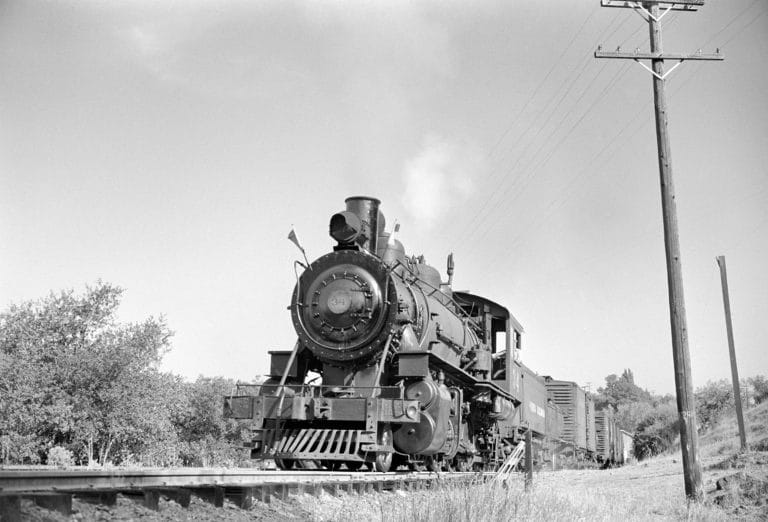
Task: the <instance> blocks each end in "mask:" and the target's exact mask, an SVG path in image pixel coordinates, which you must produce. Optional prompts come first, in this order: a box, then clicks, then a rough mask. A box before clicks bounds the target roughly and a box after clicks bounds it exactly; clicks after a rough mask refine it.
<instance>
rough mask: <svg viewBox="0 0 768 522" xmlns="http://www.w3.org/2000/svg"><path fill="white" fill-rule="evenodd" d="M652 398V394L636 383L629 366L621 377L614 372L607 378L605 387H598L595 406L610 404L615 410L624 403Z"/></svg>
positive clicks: (599, 407) (601, 407) (604, 406)
mask: <svg viewBox="0 0 768 522" xmlns="http://www.w3.org/2000/svg"><path fill="white" fill-rule="evenodd" d="M650 400H651V394H650V393H649V392H647V391H645V390H643V389H642V388H640V387H639V386H637V385H636V384H635V376H634V374H633V373H632V370H630V369H629V368H627V369H625V370H624V372H623V373H622V374H621V377H619V376H617V375H616V374H615V373H614V374H611V375H609V376H607V377H606V378H605V387H604V388H598V389H597V395H596V397H595V406H596V407H597V408H598V409H603V408H607V407H609V406H610V407H611V408H612V409H614V410H615V409H616V408H618V407H619V406H620V405H622V404H630V403H633V402H637V401H650Z"/></svg>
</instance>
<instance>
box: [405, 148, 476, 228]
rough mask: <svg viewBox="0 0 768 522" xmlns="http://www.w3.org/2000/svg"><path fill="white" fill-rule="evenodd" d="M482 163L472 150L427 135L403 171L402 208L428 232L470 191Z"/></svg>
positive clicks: (469, 193) (465, 199)
mask: <svg viewBox="0 0 768 522" xmlns="http://www.w3.org/2000/svg"><path fill="white" fill-rule="evenodd" d="M483 163H484V161H483V157H482V155H481V153H480V151H479V150H478V149H477V148H476V147H473V146H470V145H468V144H461V143H450V142H449V141H447V140H445V139H442V138H439V137H436V136H428V137H427V138H426V139H425V143H424V147H423V148H422V150H421V151H420V152H419V153H418V154H417V155H416V156H415V157H413V158H412V159H410V160H408V161H407V162H406V163H405V167H404V169H403V181H404V186H405V192H404V194H403V205H404V206H405V208H406V209H407V211H408V213H409V214H410V215H411V216H412V218H414V222H415V223H416V225H417V226H418V227H419V228H422V229H427V230H428V229H431V228H433V227H435V226H436V225H438V224H439V223H440V222H441V221H442V220H444V219H445V218H447V217H448V216H449V214H450V212H451V209H453V208H455V207H457V206H459V205H460V204H462V203H464V202H466V201H467V200H468V199H469V197H470V196H471V195H472V193H473V191H474V178H476V177H478V176H479V175H481V174H482V172H483V170H484V167H483Z"/></svg>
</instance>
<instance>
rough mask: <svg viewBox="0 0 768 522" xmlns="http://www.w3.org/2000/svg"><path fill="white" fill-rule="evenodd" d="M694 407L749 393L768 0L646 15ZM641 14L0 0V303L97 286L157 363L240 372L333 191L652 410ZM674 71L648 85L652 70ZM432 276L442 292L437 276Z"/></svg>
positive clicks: (763, 217)
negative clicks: (735, 373) (158, 339)
mask: <svg viewBox="0 0 768 522" xmlns="http://www.w3.org/2000/svg"><path fill="white" fill-rule="evenodd" d="M662 26H663V38H664V49H665V51H667V52H696V51H697V50H698V49H702V51H703V52H704V53H713V52H715V49H716V48H720V50H721V52H722V53H723V55H724V56H725V60H724V61H722V62H686V63H684V64H683V65H681V66H680V67H679V68H677V69H676V70H675V71H674V73H672V74H671V76H670V77H669V79H668V80H667V81H666V85H667V96H668V104H669V132H670V141H671V151H672V154H671V157H672V169H673V175H674V181H675V188H676V192H677V211H678V218H679V227H680V243H681V248H682V267H683V281H684V289H685V299H686V306H687V319H688V329H689V346H690V353H691V361H692V375H693V382H694V385H695V386H701V385H703V384H704V383H706V382H707V381H709V380H719V379H729V378H730V367H729V359H728V345H727V339H726V331H725V320H724V315H723V303H722V294H721V288H720V279H719V272H718V268H717V264H716V262H715V257H716V256H719V255H724V256H725V257H726V261H727V267H728V280H729V286H730V297H731V307H732V312H733V326H734V337H735V344H736V353H737V357H738V361H739V370H740V373H741V375H742V376H751V375H755V374H763V375H765V374H768V357H767V356H766V351H767V349H768V341H766V339H768V320H766V318H768V270H766V267H768V167H766V165H768V96H766V93H767V92H768V66H767V65H766V64H767V63H768V61H766V58H765V57H766V56H768V2H766V1H765V0H709V1H707V3H706V5H705V6H703V7H702V8H701V9H700V10H699V11H698V12H685V13H676V12H671V13H669V14H668V15H667V16H666V17H665V18H664V19H663V20H662ZM598 45H602V46H603V48H604V49H606V50H614V49H616V48H617V47H619V46H620V47H621V48H622V49H623V50H634V49H640V50H647V49H648V29H647V24H646V22H644V21H643V19H642V18H641V17H640V16H638V14H636V13H634V12H633V11H632V10H631V9H614V8H606V7H601V6H600V2H599V1H598V0H568V1H565V0H557V1H549V2H541V1H535V0H515V1H506V2H502V1H490V0H488V1H462V2H459V1H441V2H437V1H411V2H404V1H403V2H400V1H380V2H374V1H348V2H341V1H323V2H319V1H304V2H295V1H277V0H275V1H258V2H253V1H226V2H224V1H213V0H211V1H194V0H192V1H189V0H187V1H173V2H171V1H164V2H156V1H141V0H137V1H131V2H127V1H120V0H115V1H110V2H103V1H87V0H86V1H50V0H49V1H35V0H23V1H22V0H18V1H16V0H2V1H0V308H2V309H6V308H7V307H8V306H9V305H10V304H11V303H19V302H22V301H26V300H32V299H38V298H41V297H44V296H46V295H47V294H48V293H49V292H51V291H59V290H62V289H75V290H76V291H83V290H84V289H85V287H86V285H89V284H94V283H95V282H96V281H97V280H99V279H101V280H103V281H108V282H110V283H113V284H115V285H118V286H121V287H122V288H124V289H125V294H124V298H123V302H122V304H121V308H120V319H121V320H123V321H140V320H143V319H144V318H146V317H148V316H161V315H162V316H164V317H165V318H166V320H167V322H168V324H169V326H170V328H171V329H172V330H174V331H175V335H174V337H173V340H172V350H171V351H170V352H169V353H168V354H167V355H166V357H165V359H164V362H163V368H164V369H165V370H167V371H172V372H174V373H177V374H181V375H183V376H185V377H187V378H190V379H194V378H195V377H197V376H198V375H206V376H214V375H222V376H226V377H231V378H235V379H241V380H244V381H251V380H252V379H254V377H256V376H258V375H261V374H263V373H265V372H266V371H268V368H269V361H268V357H267V352H268V351H269V350H290V349H291V348H292V347H293V344H294V342H295V333H294V331H293V328H292V325H291V322H290V314H289V311H288V309H287V307H288V305H289V303H290V295H291V292H292V289H293V286H294V284H295V275H294V271H293V261H294V260H295V259H300V258H301V254H300V252H299V251H298V250H297V249H296V247H295V246H294V245H293V244H292V243H291V242H289V241H288V240H287V234H288V232H289V231H290V229H291V226H294V227H295V230H296V232H297V234H298V237H299V239H300V240H301V242H302V244H303V246H304V247H305V249H306V252H307V255H308V256H309V257H310V259H313V258H317V257H320V256H321V255H323V254H325V253H327V252H328V251H330V249H331V248H332V246H333V241H332V240H331V238H329V237H328V220H329V218H330V216H331V214H333V213H334V212H337V211H339V210H342V209H343V208H344V199H345V198H346V197H348V196H352V195H367V196H373V197H376V198H379V199H380V200H381V201H382V207H381V209H382V212H383V213H384V215H385V216H386V219H387V222H388V225H387V226H388V227H389V228H391V226H392V225H393V223H394V222H395V220H397V222H399V223H400V224H401V228H400V232H399V237H400V239H401V240H402V242H403V243H404V244H405V248H406V250H407V252H408V253H409V254H424V255H425V256H426V258H427V261H428V262H430V263H431V264H433V265H434V266H436V267H437V268H438V269H440V270H441V272H443V273H444V271H445V259H446V256H447V255H448V254H449V253H450V252H453V253H454V258H455V262H456V273H455V276H454V288H455V289H461V290H470V291H472V292H474V293H477V294H480V295H483V296H486V297H488V298H489V299H492V300H494V301H497V302H499V303H501V304H503V305H505V306H506V307H507V308H508V309H509V310H510V311H511V312H512V314H513V315H515V317H516V318H517V319H518V320H519V321H520V322H521V323H522V324H523V326H524V328H525V336H524V340H523V343H524V344H523V346H524V347H523V351H522V358H523V361H524V362H525V363H526V364H527V365H528V366H530V367H532V368H533V369H534V370H536V371H537V372H538V373H540V374H542V375H553V376H555V377H556V378H559V379H564V380H574V381H576V382H579V383H580V384H581V385H584V386H587V385H589V386H590V387H591V388H592V389H595V388H597V387H598V386H600V385H602V384H604V379H605V377H606V376H607V375H609V374H614V373H617V374H621V372H622V370H623V369H624V368H631V369H632V370H633V372H634V375H635V381H636V383H637V384H639V385H640V386H643V387H646V388H648V389H650V390H653V391H655V392H658V393H672V392H674V372H673V366H672V348H671V334H670V325H669V308H668V297H667V280H666V266H665V258H664V239H663V230H662V218H661V200H660V194H659V177H658V176H659V175H658V163H657V154H656V152H657V151H656V136H655V129H654V119H653V95H652V81H651V76H650V74H649V73H648V72H647V71H645V70H644V69H643V68H642V67H641V66H640V65H638V64H636V63H634V62H632V61H619V60H597V59H595V58H594V57H593V53H594V51H595V50H596V48H597V46H598ZM670 65H671V64H669V63H668V64H667V67H669V66H670ZM444 277H445V276H444Z"/></svg>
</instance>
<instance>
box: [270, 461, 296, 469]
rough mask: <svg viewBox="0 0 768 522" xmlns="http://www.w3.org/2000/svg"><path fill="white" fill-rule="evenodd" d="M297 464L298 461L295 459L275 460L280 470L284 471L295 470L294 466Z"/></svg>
mask: <svg viewBox="0 0 768 522" xmlns="http://www.w3.org/2000/svg"><path fill="white" fill-rule="evenodd" d="M295 464H296V461H295V460H293V459H275V465H276V466H277V467H278V469H282V470H289V469H293V466H294V465H295Z"/></svg>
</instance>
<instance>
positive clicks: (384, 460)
mask: <svg viewBox="0 0 768 522" xmlns="http://www.w3.org/2000/svg"><path fill="white" fill-rule="evenodd" d="M377 442H378V444H379V446H391V445H392V428H390V427H389V424H384V425H382V426H381V428H379V436H378V441H377ZM391 467H392V452H391V451H379V452H377V453H376V460H375V461H374V462H373V469H374V470H375V471H381V472H382V473H386V472H387V471H389V469H390V468H391Z"/></svg>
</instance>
